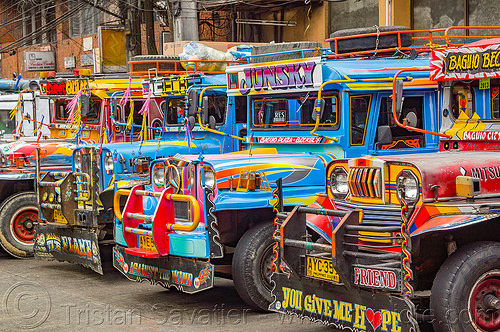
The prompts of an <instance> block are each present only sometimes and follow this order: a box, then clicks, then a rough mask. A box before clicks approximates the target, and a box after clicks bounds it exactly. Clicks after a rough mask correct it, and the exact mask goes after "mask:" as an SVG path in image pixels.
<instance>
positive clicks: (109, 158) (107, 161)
mask: <svg viewBox="0 0 500 332" xmlns="http://www.w3.org/2000/svg"><path fill="white" fill-rule="evenodd" d="M104 169H105V170H106V173H108V174H110V173H112V172H113V155H112V154H111V152H106V155H105V156H104Z"/></svg>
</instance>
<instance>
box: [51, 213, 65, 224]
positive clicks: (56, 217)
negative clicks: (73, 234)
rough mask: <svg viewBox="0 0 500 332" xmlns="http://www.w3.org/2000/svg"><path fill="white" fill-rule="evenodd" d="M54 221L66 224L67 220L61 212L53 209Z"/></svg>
mask: <svg viewBox="0 0 500 332" xmlns="http://www.w3.org/2000/svg"><path fill="white" fill-rule="evenodd" d="M54 222H58V223H60V224H67V223H68V221H67V220H66V218H64V216H63V214H62V212H61V211H59V210H54Z"/></svg>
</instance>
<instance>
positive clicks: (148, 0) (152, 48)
mask: <svg viewBox="0 0 500 332" xmlns="http://www.w3.org/2000/svg"><path fill="white" fill-rule="evenodd" d="M144 21H145V22H144V23H145V24H146V44H147V47H148V54H158V51H157V49H156V41H155V28H154V22H153V1H152V0H145V1H144Z"/></svg>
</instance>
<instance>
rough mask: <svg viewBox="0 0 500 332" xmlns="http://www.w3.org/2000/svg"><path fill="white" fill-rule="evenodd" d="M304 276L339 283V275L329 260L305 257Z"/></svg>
mask: <svg viewBox="0 0 500 332" xmlns="http://www.w3.org/2000/svg"><path fill="white" fill-rule="evenodd" d="M306 276H308V277H313V278H318V279H323V280H328V281H335V282H340V279H339V275H338V274H337V272H336V271H335V269H334V268H333V262H332V261H331V260H330V259H325V258H321V257H313V256H306Z"/></svg>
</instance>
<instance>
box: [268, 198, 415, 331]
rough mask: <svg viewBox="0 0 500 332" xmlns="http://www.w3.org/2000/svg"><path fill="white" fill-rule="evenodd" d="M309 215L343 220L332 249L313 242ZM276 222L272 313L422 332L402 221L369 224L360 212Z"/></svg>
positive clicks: (298, 213) (298, 215)
mask: <svg viewBox="0 0 500 332" xmlns="http://www.w3.org/2000/svg"><path fill="white" fill-rule="evenodd" d="M307 214H317V215H327V216H332V217H339V218H341V220H340V223H339V224H338V225H333V227H332V229H333V232H332V234H331V239H332V244H331V245H330V244H319V243H312V242H309V241H308V239H309V238H310V236H309V235H308V232H307V229H306V215H307ZM277 222H278V226H279V227H278V229H279V231H278V232H277V234H276V235H275V241H276V242H277V243H278V246H277V250H276V254H277V263H276V266H278V267H280V268H279V271H278V272H277V273H274V274H273V276H272V280H273V282H274V284H275V286H274V289H273V290H272V295H273V299H274V300H273V302H272V303H271V305H270V307H269V309H270V310H272V311H277V312H281V313H286V314H292V315H296V316H298V317H301V318H308V319H310V320H312V321H321V322H322V323H324V324H326V325H332V326H334V327H336V328H339V329H344V328H350V329H354V330H357V331H376V330H377V329H379V327H381V328H382V330H383V331H418V325H417V322H416V320H415V318H414V317H415V306H414V304H413V303H412V302H411V301H410V300H409V295H411V291H412V290H411V286H410V285H409V281H410V279H411V271H409V269H408V268H407V267H409V258H410V257H409V256H408V255H406V254H405V252H406V253H407V252H409V250H408V244H407V242H405V239H406V240H407V238H408V233H407V230H406V227H405V222H404V221H403V223H401V224H400V225H387V224H382V225H376V224H373V223H371V222H370V223H368V224H364V223H363V212H362V211H360V210H354V211H341V210H328V209H322V208H320V209H318V208H311V207H295V208H294V210H293V211H292V212H291V213H290V214H284V213H280V214H278V221H277ZM276 266H275V267H274V268H275V270H278V268H277V267H276ZM332 276H333V277H332Z"/></svg>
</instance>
